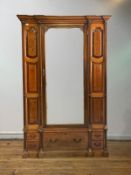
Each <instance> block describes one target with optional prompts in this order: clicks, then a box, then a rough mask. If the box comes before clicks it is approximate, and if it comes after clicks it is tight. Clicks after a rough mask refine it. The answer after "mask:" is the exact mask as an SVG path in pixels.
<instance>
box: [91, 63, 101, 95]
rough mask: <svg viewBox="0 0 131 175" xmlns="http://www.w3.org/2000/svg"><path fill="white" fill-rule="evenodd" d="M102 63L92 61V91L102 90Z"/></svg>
mask: <svg viewBox="0 0 131 175" xmlns="http://www.w3.org/2000/svg"><path fill="white" fill-rule="evenodd" d="M103 76H104V74H103V64H102V63H98V64H97V63H92V81H93V82H92V92H103V90H104V81H103Z"/></svg>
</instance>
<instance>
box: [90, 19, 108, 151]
mask: <svg viewBox="0 0 131 175" xmlns="http://www.w3.org/2000/svg"><path fill="white" fill-rule="evenodd" d="M89 31H90V32H89V33H90V40H89V44H90V85H89V86H90V93H89V96H90V149H91V152H92V153H94V154H97V153H99V154H104V152H105V149H106V143H105V142H106V131H105V128H106V66H105V65H106V54H105V53H106V41H105V23H104V21H93V22H92V23H91V24H90V29H89Z"/></svg>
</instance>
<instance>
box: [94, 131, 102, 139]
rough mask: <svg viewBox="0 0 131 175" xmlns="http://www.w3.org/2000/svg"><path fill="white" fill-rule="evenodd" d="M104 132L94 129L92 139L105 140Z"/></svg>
mask: <svg viewBox="0 0 131 175" xmlns="http://www.w3.org/2000/svg"><path fill="white" fill-rule="evenodd" d="M103 139H104V132H103V131H93V132H92V140H103Z"/></svg>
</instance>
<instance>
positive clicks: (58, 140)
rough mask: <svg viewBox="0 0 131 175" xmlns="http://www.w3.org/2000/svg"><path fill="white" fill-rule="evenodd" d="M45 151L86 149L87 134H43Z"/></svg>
mask: <svg viewBox="0 0 131 175" xmlns="http://www.w3.org/2000/svg"><path fill="white" fill-rule="evenodd" d="M43 143H44V149H45V150H75V149H77V150H81V149H87V146H88V137H87V133H69V132H63V133H59V132H57V133H44V140H43Z"/></svg>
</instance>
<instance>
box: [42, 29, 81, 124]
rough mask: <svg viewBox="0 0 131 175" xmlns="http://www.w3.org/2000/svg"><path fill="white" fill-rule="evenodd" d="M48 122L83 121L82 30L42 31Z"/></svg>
mask: <svg viewBox="0 0 131 175" xmlns="http://www.w3.org/2000/svg"><path fill="white" fill-rule="evenodd" d="M45 59H46V94H47V95H46V101H47V119H46V122H47V125H56V124H57V125H59V124H63V125H64V124H84V94H83V92H84V86H83V75H84V74H83V32H82V31H81V30H80V29H79V28H67V29H65V28H64V29H63V28H52V29H48V31H47V32H46V33H45Z"/></svg>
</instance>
